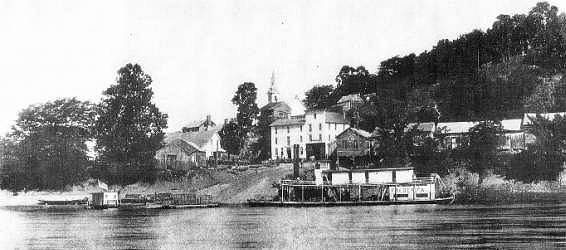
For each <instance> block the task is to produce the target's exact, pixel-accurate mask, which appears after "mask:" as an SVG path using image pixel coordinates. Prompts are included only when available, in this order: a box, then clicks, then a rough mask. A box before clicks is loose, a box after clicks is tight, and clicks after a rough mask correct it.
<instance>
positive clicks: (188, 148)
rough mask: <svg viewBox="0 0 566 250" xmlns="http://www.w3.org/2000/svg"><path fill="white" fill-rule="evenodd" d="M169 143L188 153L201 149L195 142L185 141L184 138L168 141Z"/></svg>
mask: <svg viewBox="0 0 566 250" xmlns="http://www.w3.org/2000/svg"><path fill="white" fill-rule="evenodd" d="M167 144H168V145H176V146H177V147H179V148H180V149H181V150H183V151H184V152H185V153H186V154H187V155H190V154H192V153H194V152H198V151H200V149H198V148H197V147H196V145H194V144H193V143H190V142H187V141H184V140H182V139H174V140H171V141H170V142H168V143H167Z"/></svg>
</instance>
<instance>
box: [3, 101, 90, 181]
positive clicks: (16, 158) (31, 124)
mask: <svg viewBox="0 0 566 250" xmlns="http://www.w3.org/2000/svg"><path fill="white" fill-rule="evenodd" d="M95 115H96V113H95V109H94V105H93V104H92V103H89V102H82V101H79V100H77V99H75V98H72V99H58V100H55V101H52V102H47V103H44V104H41V105H32V106H30V107H28V108H26V109H24V110H23V111H22V112H21V113H20V115H19V118H18V120H17V121H16V125H15V126H14V127H13V129H12V130H13V131H12V133H11V134H10V138H9V139H10V140H9V142H8V143H4V146H6V147H7V150H8V151H9V152H10V153H11V154H13V155H12V156H11V157H9V159H8V162H9V173H8V179H7V180H5V181H3V187H4V188H10V189H16V190H17V189H21V188H28V189H35V188H39V189H62V188H64V187H65V186H66V185H69V184H75V183H78V182H80V181H82V180H84V178H86V169H87V167H88V166H89V165H90V161H89V158H88V156H87V151H88V148H87V146H86V142H87V141H88V140H90V139H92V137H93V136H92V124H93V123H94V118H95ZM5 142H6V141H5Z"/></svg>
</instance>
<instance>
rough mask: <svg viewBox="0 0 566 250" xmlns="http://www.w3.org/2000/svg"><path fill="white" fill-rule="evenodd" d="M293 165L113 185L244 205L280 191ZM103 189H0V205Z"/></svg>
mask: <svg viewBox="0 0 566 250" xmlns="http://www.w3.org/2000/svg"><path fill="white" fill-rule="evenodd" d="M292 169H293V168H292V164H280V165H278V166H274V167H269V166H257V167H254V168H246V169H245V170H242V171H240V170H229V169H221V170H220V169H218V170H217V169H199V170H196V171H194V172H191V173H190V174H189V175H187V176H183V177H178V178H172V179H169V180H158V181H156V182H155V183H153V184H147V183H135V184H131V185H127V186H124V187H121V186H114V185H113V186H110V189H112V190H119V191H120V193H121V195H126V194H152V193H165V192H187V193H196V194H198V195H204V194H208V195H212V197H213V200H214V202H217V203H222V204H241V203H245V202H246V201H247V200H248V199H252V198H260V197H272V196H273V195H274V194H277V189H276V188H275V187H273V183H275V182H278V181H279V180H280V179H281V178H284V177H285V176H287V175H289V174H292V171H293V170H292ZM93 192H100V188H98V186H97V185H96V181H93V180H90V181H87V182H85V183H83V184H82V185H76V186H73V187H69V188H67V190H65V191H27V192H18V193H17V194H15V195H14V193H13V192H10V191H7V190H0V206H33V205H37V203H38V202H39V200H77V199H83V198H85V197H90V194H91V193H93Z"/></svg>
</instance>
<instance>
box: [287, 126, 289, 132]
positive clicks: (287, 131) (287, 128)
mask: <svg viewBox="0 0 566 250" xmlns="http://www.w3.org/2000/svg"><path fill="white" fill-rule="evenodd" d="M288 133H289V126H287V134H288Z"/></svg>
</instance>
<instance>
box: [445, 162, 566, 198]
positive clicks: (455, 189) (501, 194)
mask: <svg viewBox="0 0 566 250" xmlns="http://www.w3.org/2000/svg"><path fill="white" fill-rule="evenodd" d="M442 179H443V182H444V183H445V185H446V186H445V187H443V191H444V192H450V193H453V194H455V196H456V199H455V203H456V204H518V203H541V202H543V203H544V202H560V201H563V200H566V186H561V185H560V184H559V183H558V182H557V181H541V182H538V183H522V182H519V181H515V180H508V179H505V178H503V177H501V176H499V175H494V174H488V175H487V176H485V177H484V179H483V180H482V181H481V182H480V181H479V176H478V175H477V174H474V173H470V172H467V171H462V170H460V171H454V172H452V173H450V174H449V175H447V176H445V177H443V178H442Z"/></svg>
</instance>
